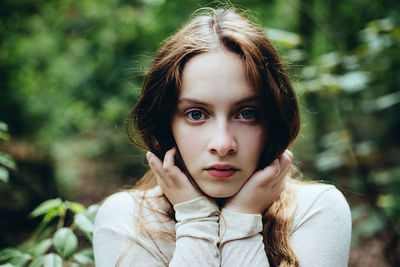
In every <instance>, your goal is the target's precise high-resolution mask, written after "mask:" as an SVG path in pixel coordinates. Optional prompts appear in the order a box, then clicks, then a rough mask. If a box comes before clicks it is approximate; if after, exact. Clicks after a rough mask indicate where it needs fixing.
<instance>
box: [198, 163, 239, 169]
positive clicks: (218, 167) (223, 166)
mask: <svg viewBox="0 0 400 267" xmlns="http://www.w3.org/2000/svg"><path fill="white" fill-rule="evenodd" d="M205 169H206V170H209V169H217V170H232V169H233V170H239V169H238V168H237V167H236V166H234V165H231V164H213V165H210V166H207V167H206V168H205Z"/></svg>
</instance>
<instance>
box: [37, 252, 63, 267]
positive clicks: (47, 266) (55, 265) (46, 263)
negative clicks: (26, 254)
mask: <svg viewBox="0 0 400 267" xmlns="http://www.w3.org/2000/svg"><path fill="white" fill-rule="evenodd" d="M62 265H63V261H62V259H61V257H60V256H59V255H57V254H54V253H50V254H46V255H43V256H40V257H38V258H36V259H35V260H34V261H33V262H32V263H31V264H30V265H29V267H41V266H43V267H62Z"/></svg>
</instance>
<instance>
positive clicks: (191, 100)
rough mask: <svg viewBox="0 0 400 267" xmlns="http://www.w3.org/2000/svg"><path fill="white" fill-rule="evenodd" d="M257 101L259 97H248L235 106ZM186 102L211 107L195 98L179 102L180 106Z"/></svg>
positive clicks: (183, 99) (182, 99)
mask: <svg viewBox="0 0 400 267" xmlns="http://www.w3.org/2000/svg"><path fill="white" fill-rule="evenodd" d="M257 99H258V97H257V96H248V97H245V98H243V99H240V100H239V101H237V102H235V105H237V106H238V105H242V104H245V103H248V102H253V101H258V100H257ZM185 102H187V103H190V104H197V105H202V106H210V104H207V103H206V102H203V101H201V100H198V99H195V98H181V99H179V100H178V104H181V103H185Z"/></svg>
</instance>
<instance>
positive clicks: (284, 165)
mask: <svg viewBox="0 0 400 267" xmlns="http://www.w3.org/2000/svg"><path fill="white" fill-rule="evenodd" d="M292 159H293V154H292V152H290V151H289V150H286V151H285V152H284V153H283V154H282V155H281V156H280V157H279V162H280V166H281V173H280V175H283V176H284V175H286V173H287V171H288V170H289V168H290V165H291V163H292Z"/></svg>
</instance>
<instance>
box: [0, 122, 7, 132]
mask: <svg viewBox="0 0 400 267" xmlns="http://www.w3.org/2000/svg"><path fill="white" fill-rule="evenodd" d="M0 131H2V132H7V131H8V125H7V124H6V123H4V122H2V121H0Z"/></svg>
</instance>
